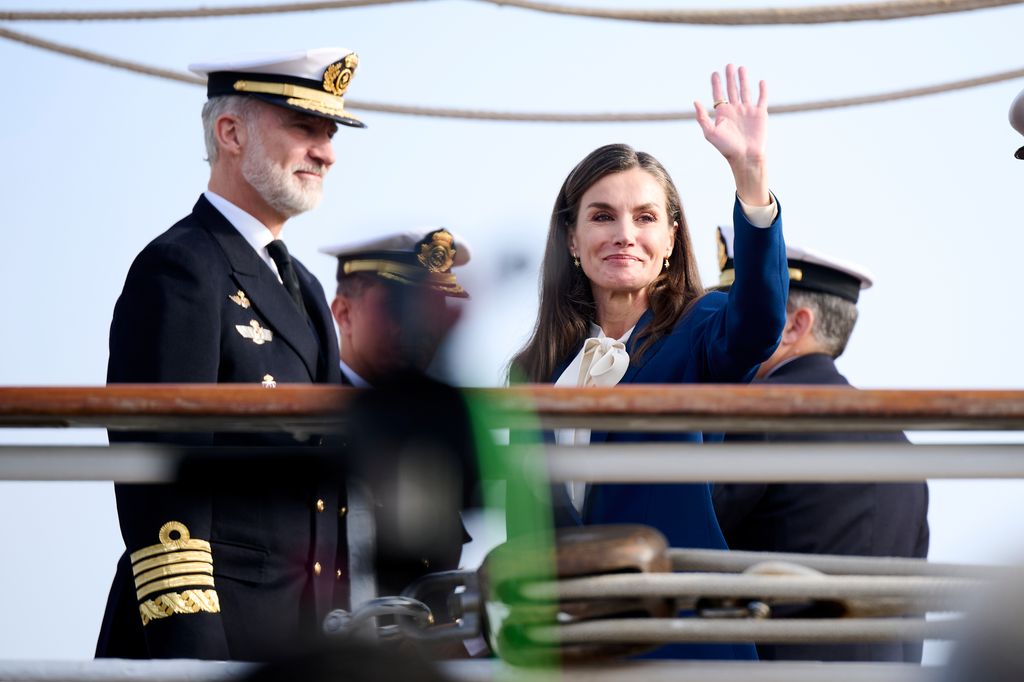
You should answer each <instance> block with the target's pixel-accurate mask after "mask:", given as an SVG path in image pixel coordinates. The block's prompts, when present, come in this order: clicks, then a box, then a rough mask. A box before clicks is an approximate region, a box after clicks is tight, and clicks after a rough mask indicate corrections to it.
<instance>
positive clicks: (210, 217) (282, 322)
mask: <svg viewBox="0 0 1024 682" xmlns="http://www.w3.org/2000/svg"><path fill="white" fill-rule="evenodd" d="M192 212H193V214H194V215H195V216H197V217H198V218H199V221H200V222H201V223H202V224H203V226H204V227H205V228H206V229H207V230H209V231H210V234H212V235H213V237H214V239H216V240H217V243H218V244H220V247H221V249H222V250H223V251H224V255H225V256H227V259H228V262H229V263H230V264H231V270H232V277H233V278H234V279H235V281H236V282H238V286H239V288H241V289H242V291H244V292H245V295H246V296H248V297H249V300H250V301H252V305H253V307H254V308H255V309H256V310H258V311H259V313H260V315H262V316H263V317H264V318H265V320H266V322H267V323H268V324H269V325H270V327H271V328H273V330H274V335H275V339H277V338H280V339H281V340H283V341H284V342H285V343H287V344H288V345H289V346H291V347H292V348H293V349H294V350H295V352H296V353H297V354H298V356H299V357H300V358H301V359H302V362H303V364H305V365H306V369H307V370H308V371H309V376H310V379H311V380H312V381H315V380H316V377H317V360H318V358H319V355H320V344H319V343H318V342H317V339H316V336H315V335H314V333H313V330H312V329H310V327H309V324H307V323H306V320H305V319H304V318H303V317H302V315H301V314H300V313H299V311H298V310H296V308H295V303H294V302H293V301H292V299H291V297H290V296H289V295H288V292H287V290H285V288H284V286H283V285H282V284H281V282H279V281H278V279H277V277H276V276H275V275H274V272H273V271H272V270H271V269H270V268H269V267H268V266H267V264H266V263H264V262H263V260H262V259H261V258H260V257H259V255H258V254H257V253H256V252H255V251H254V250H253V248H252V246H250V245H249V243H248V242H247V241H245V238H244V237H242V235H241V234H240V233H239V232H238V230H236V229H235V228H234V227H233V226H232V225H231V223H229V222H228V220H227V218H225V217H224V216H223V215H221V213H220V211H218V210H217V209H215V208H214V207H213V206H212V205H211V204H210V202H208V201H207V200H206V198H205V197H202V196H201V197H199V201H198V202H196V206H195V208H194V209H193V210H192Z"/></svg>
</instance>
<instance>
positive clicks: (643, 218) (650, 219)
mask: <svg viewBox="0 0 1024 682" xmlns="http://www.w3.org/2000/svg"><path fill="white" fill-rule="evenodd" d="M637 221H638V222H641V223H656V222H658V218H657V216H653V215H651V214H650V213H641V214H640V216H639V217H637Z"/></svg>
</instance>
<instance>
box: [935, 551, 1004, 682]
mask: <svg viewBox="0 0 1024 682" xmlns="http://www.w3.org/2000/svg"><path fill="white" fill-rule="evenodd" d="M944 673H945V674H944V675H943V677H942V678H941V682H1020V680H1022V679H1024V568H1021V569H1020V571H1019V572H1018V573H1017V574H1016V575H1014V576H1013V577H1012V578H1009V579H1007V580H1005V581H1003V582H1001V583H996V584H995V585H993V589H991V590H989V592H988V593H987V594H986V595H985V596H984V598H982V599H979V600H978V605H977V607H976V608H975V609H974V610H973V612H971V613H969V614H968V617H967V618H966V619H965V633H964V636H963V638H962V639H961V640H960V641H959V642H957V644H956V646H955V648H954V649H953V653H952V655H951V656H950V659H949V664H948V666H947V667H946V669H945V671H944Z"/></svg>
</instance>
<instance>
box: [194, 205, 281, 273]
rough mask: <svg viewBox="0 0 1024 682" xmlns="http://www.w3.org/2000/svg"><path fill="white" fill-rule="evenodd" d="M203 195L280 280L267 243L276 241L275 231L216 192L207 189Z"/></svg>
mask: <svg viewBox="0 0 1024 682" xmlns="http://www.w3.org/2000/svg"><path fill="white" fill-rule="evenodd" d="M203 196H204V197H206V200H207V201H209V202H210V203H211V204H213V207H214V208H215V209H217V210H218V211H220V213H221V215H223V216H224V217H225V218H226V219H227V221H228V222H229V223H231V226H232V227H233V228H235V229H236V230H238V234H240V235H242V238H243V239H245V241H246V242H248V243H249V246H251V247H252V248H253V250H254V251H256V255H258V256H259V257H260V258H261V259H262V260H263V262H264V263H266V264H267V266H268V267H269V268H270V270H271V271H272V272H273V273H274V274H275V275H277V278H278V280H280V279H281V275H280V273H278V271H277V264H276V263H275V262H274V259H273V258H271V257H270V253H269V252H268V251H267V244H269V243H270V242H272V241H274V233H273V232H271V231H270V230H269V229H268V228H267V226H266V225H264V224H263V223H261V222H260V221H259V220H257V219H256V218H254V217H253V216H252V215H250V214H249V213H246V212H245V211H243V210H242V209H240V208H239V207H238V206H235V205H234V204H233V203H231V202H230V201H228V200H227V199H225V198H224V197H222V196H221V195H219V194H217V193H216V192H211V191H210V190H206V191H205V192H203Z"/></svg>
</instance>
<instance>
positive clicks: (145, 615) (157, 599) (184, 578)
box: [129, 521, 220, 626]
mask: <svg viewBox="0 0 1024 682" xmlns="http://www.w3.org/2000/svg"><path fill="white" fill-rule="evenodd" d="M157 537H158V538H159V540H160V542H159V544H156V545H150V546H149V547H143V548H142V549H140V550H138V551H137V552H132V553H131V555H130V557H129V558H130V559H131V561H132V574H133V575H134V576H135V590H136V592H135V595H136V598H137V599H138V600H139V615H140V617H141V618H142V625H143V626H145V625H148V624H149V622H150V621H152V620H155V619H159V618H167V617H168V616H172V615H174V614H176V613H199V612H200V611H205V612H207V613H219V612H220V599H219V597H218V595H217V591H216V590H215V589H213V588H214V582H213V552H212V550H211V548H210V543H209V542H207V541H206V540H198V539H193V538H192V536H191V534H190V533H189V530H188V527H187V526H185V524H183V523H181V522H179V521H168V522H167V523H165V524H164V525H163V526H161V527H160V532H159V534H158V536H157ZM179 588H187V589H184V590H182V591H180V592H179V591H177V590H178V589H179ZM205 588H209V589H205ZM151 595H156V596H152V597H151Z"/></svg>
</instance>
